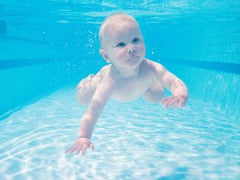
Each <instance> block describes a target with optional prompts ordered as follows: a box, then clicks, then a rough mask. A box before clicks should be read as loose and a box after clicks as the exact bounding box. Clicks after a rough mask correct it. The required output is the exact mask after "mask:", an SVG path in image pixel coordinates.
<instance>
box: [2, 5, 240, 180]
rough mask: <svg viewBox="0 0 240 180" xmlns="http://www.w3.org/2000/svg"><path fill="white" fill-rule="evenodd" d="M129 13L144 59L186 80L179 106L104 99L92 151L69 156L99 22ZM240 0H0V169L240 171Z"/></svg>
mask: <svg viewBox="0 0 240 180" xmlns="http://www.w3.org/2000/svg"><path fill="white" fill-rule="evenodd" d="M114 11H123V12H126V13H129V14H130V15H133V16H134V17H135V18H136V19H137V21H138V22H139V25H140V27H141V29H142V32H143V35H144V38H145V42H146V47H147V58H149V59H152V60H155V61H157V62H159V63H162V64H163V65H164V66H165V67H166V68H167V69H168V70H170V71H171V72H173V73H174V74H176V75H177V76H178V77H180V78H181V79H182V80H183V81H184V82H185V83H186V85H187V87H188V89H189V103H188V104H187V106H186V107H185V108H184V109H166V110H164V109H163V108H162V106H161V105H154V104H149V103H147V102H145V101H144V100H143V99H138V100H136V101H133V102H130V103H124V104H123V103H118V102H115V101H110V102H108V104H107V106H106V108H105V110H104V113H103V114H102V115H101V117H100V119H99V121H98V123H97V125H96V128H95V131H94V135H93V139H92V140H93V143H94V145H95V147H96V150H95V151H94V152H88V153H87V155H86V156H85V157H78V156H74V155H65V154H64V151H65V150H66V149H67V148H68V147H69V146H70V145H71V144H72V143H73V142H74V140H75V139H76V137H77V131H78V128H79V122H80V119H81V116H82V115H83V113H84V111H85V107H84V106H81V105H80V104H79V103H77V101H76V99H75V87H76V85H77V83H78V82H79V81H80V80H81V79H82V78H84V77H85V76H86V75H88V74H90V73H96V72H97V71H98V70H99V69H100V68H101V67H102V66H103V65H105V62H104V60H103V59H102V58H101V57H100V55H99V53H98V51H99V46H100V45H99V40H98V30H99V27H100V24H101V22H102V21H103V20H104V18H105V16H106V15H108V14H109V13H111V12H114ZM239 12H240V1H238V0H230V1H226V0H223V1H217V0H206V1H200V0H178V1H174V0H171V1H170V0H144V1H142V2H139V1H136V0H129V1H115V0H112V1H110V0H102V1H91V2H89V1H85V0H82V1H80V0H48V1H33V0H22V1H19V0H3V1H1V2H0V164H1V168H0V179H3V180H5V179H14V180H15V179H16V180H19V179H20V180H21V179H24V180H25V179H43V178H45V179H73V180H74V179H131V180H132V179H144V180H145V179H150V180H151V179H154V180H155V179H163V180H165V179H194V180H195V179H224V180H225V179H234V180H235V179H236V180H237V179H240V155H239V154H240V146H239V144H240V123H239V117H240V91H239V90H240V86H239V85H240V75H239V74H240V18H239Z"/></svg>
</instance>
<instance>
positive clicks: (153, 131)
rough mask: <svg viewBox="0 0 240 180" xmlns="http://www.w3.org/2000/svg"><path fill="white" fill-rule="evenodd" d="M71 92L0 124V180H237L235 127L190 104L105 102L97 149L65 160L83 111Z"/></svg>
mask: <svg viewBox="0 0 240 180" xmlns="http://www.w3.org/2000/svg"><path fill="white" fill-rule="evenodd" d="M74 92H75V89H74V88H64V89H62V90H59V91H57V92H55V93H53V94H51V95H49V96H47V97H45V98H43V99H41V100H39V101H37V102H35V103H33V104H31V105H28V106H26V107H24V108H23V109H22V110H21V111H18V112H16V113H14V114H13V115H12V116H11V117H9V118H7V119H5V120H4V121H2V122H1V124H0V125H1V126H0V132H1V133H0V143H1V147H0V161H1V169H0V179H14V180H15V179H16V180H20V179H43V178H44V179H139V180H142V179H143V180H145V179H239V178H240V174H239V168H240V159H239V158H240V155H239V151H240V145H239V140H240V136H239V134H240V129H239V123H238V122H234V120H233V119H229V118H228V117H226V116H225V115H224V114H223V113H219V110H218V109H216V108H214V107H212V106H211V105H210V104H207V103H203V102H200V101H197V100H193V99H190V101H189V104H188V106H187V107H186V108H184V109H181V110H180V109H163V108H162V107H161V106H159V105H154V104H149V103H146V102H145V101H144V100H143V99H138V100H136V101H134V102H131V103H125V104H123V103H118V102H115V101H110V102H109V103H108V104H107V107H106V108H105V109H106V110H105V112H104V113H103V114H102V116H101V117H100V119H99V121H98V124H97V126H96V129H95V131H94V136H93V139H92V140H93V142H94V144H95V151H93V152H92V151H89V152H88V153H87V155H86V156H84V157H79V156H76V155H65V154H64V151H65V150H66V149H67V148H68V147H69V146H70V145H71V144H72V143H73V142H74V141H75V139H76V137H77V131H78V128H79V121H80V118H81V115H82V114H83V112H84V111H85V107H83V106H79V104H78V103H77V102H76V100H75V96H74ZM46 109H47V110H46ZM199 109H201V111H199Z"/></svg>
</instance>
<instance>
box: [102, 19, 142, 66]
mask: <svg viewBox="0 0 240 180" xmlns="http://www.w3.org/2000/svg"><path fill="white" fill-rule="evenodd" d="M103 40H104V50H105V52H106V53H107V56H108V59H107V60H108V61H109V62H111V63H112V64H113V65H115V66H116V67H117V68H124V69H129V68H130V69H132V68H136V67H137V66H139V65H140V64H141V62H142V61H143V60H144V58H145V54H146V50H145V44H144V40H143V37H142V34H141V32H140V30H139V27H138V25H137V24H136V23H135V22H131V21H129V22H128V21H126V22H123V23H120V24H119V23H118V24H116V23H112V24H110V25H108V27H107V29H106V32H105V34H104V38H103ZM105 59H106V58H105Z"/></svg>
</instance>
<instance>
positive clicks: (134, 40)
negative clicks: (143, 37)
mask: <svg viewBox="0 0 240 180" xmlns="http://www.w3.org/2000/svg"><path fill="white" fill-rule="evenodd" d="M139 41H140V39H139V38H137V37H136V38H134V39H133V40H132V42H133V43H138V42H139Z"/></svg>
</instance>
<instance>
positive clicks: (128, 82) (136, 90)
mask: <svg viewBox="0 0 240 180" xmlns="http://www.w3.org/2000/svg"><path fill="white" fill-rule="evenodd" d="M140 71H141V72H140V73H139V74H138V75H137V76H135V77H131V78H113V81H114V89H113V93H112V96H111V98H112V99H114V100H117V101H120V102H128V101H132V100H135V99H137V98H138V97H140V96H141V95H143V93H144V92H145V91H146V90H148V89H149V88H150V87H151V85H152V84H153V82H154V80H153V77H152V73H151V72H150V71H149V69H148V67H143V68H141V70H140Z"/></svg>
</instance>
